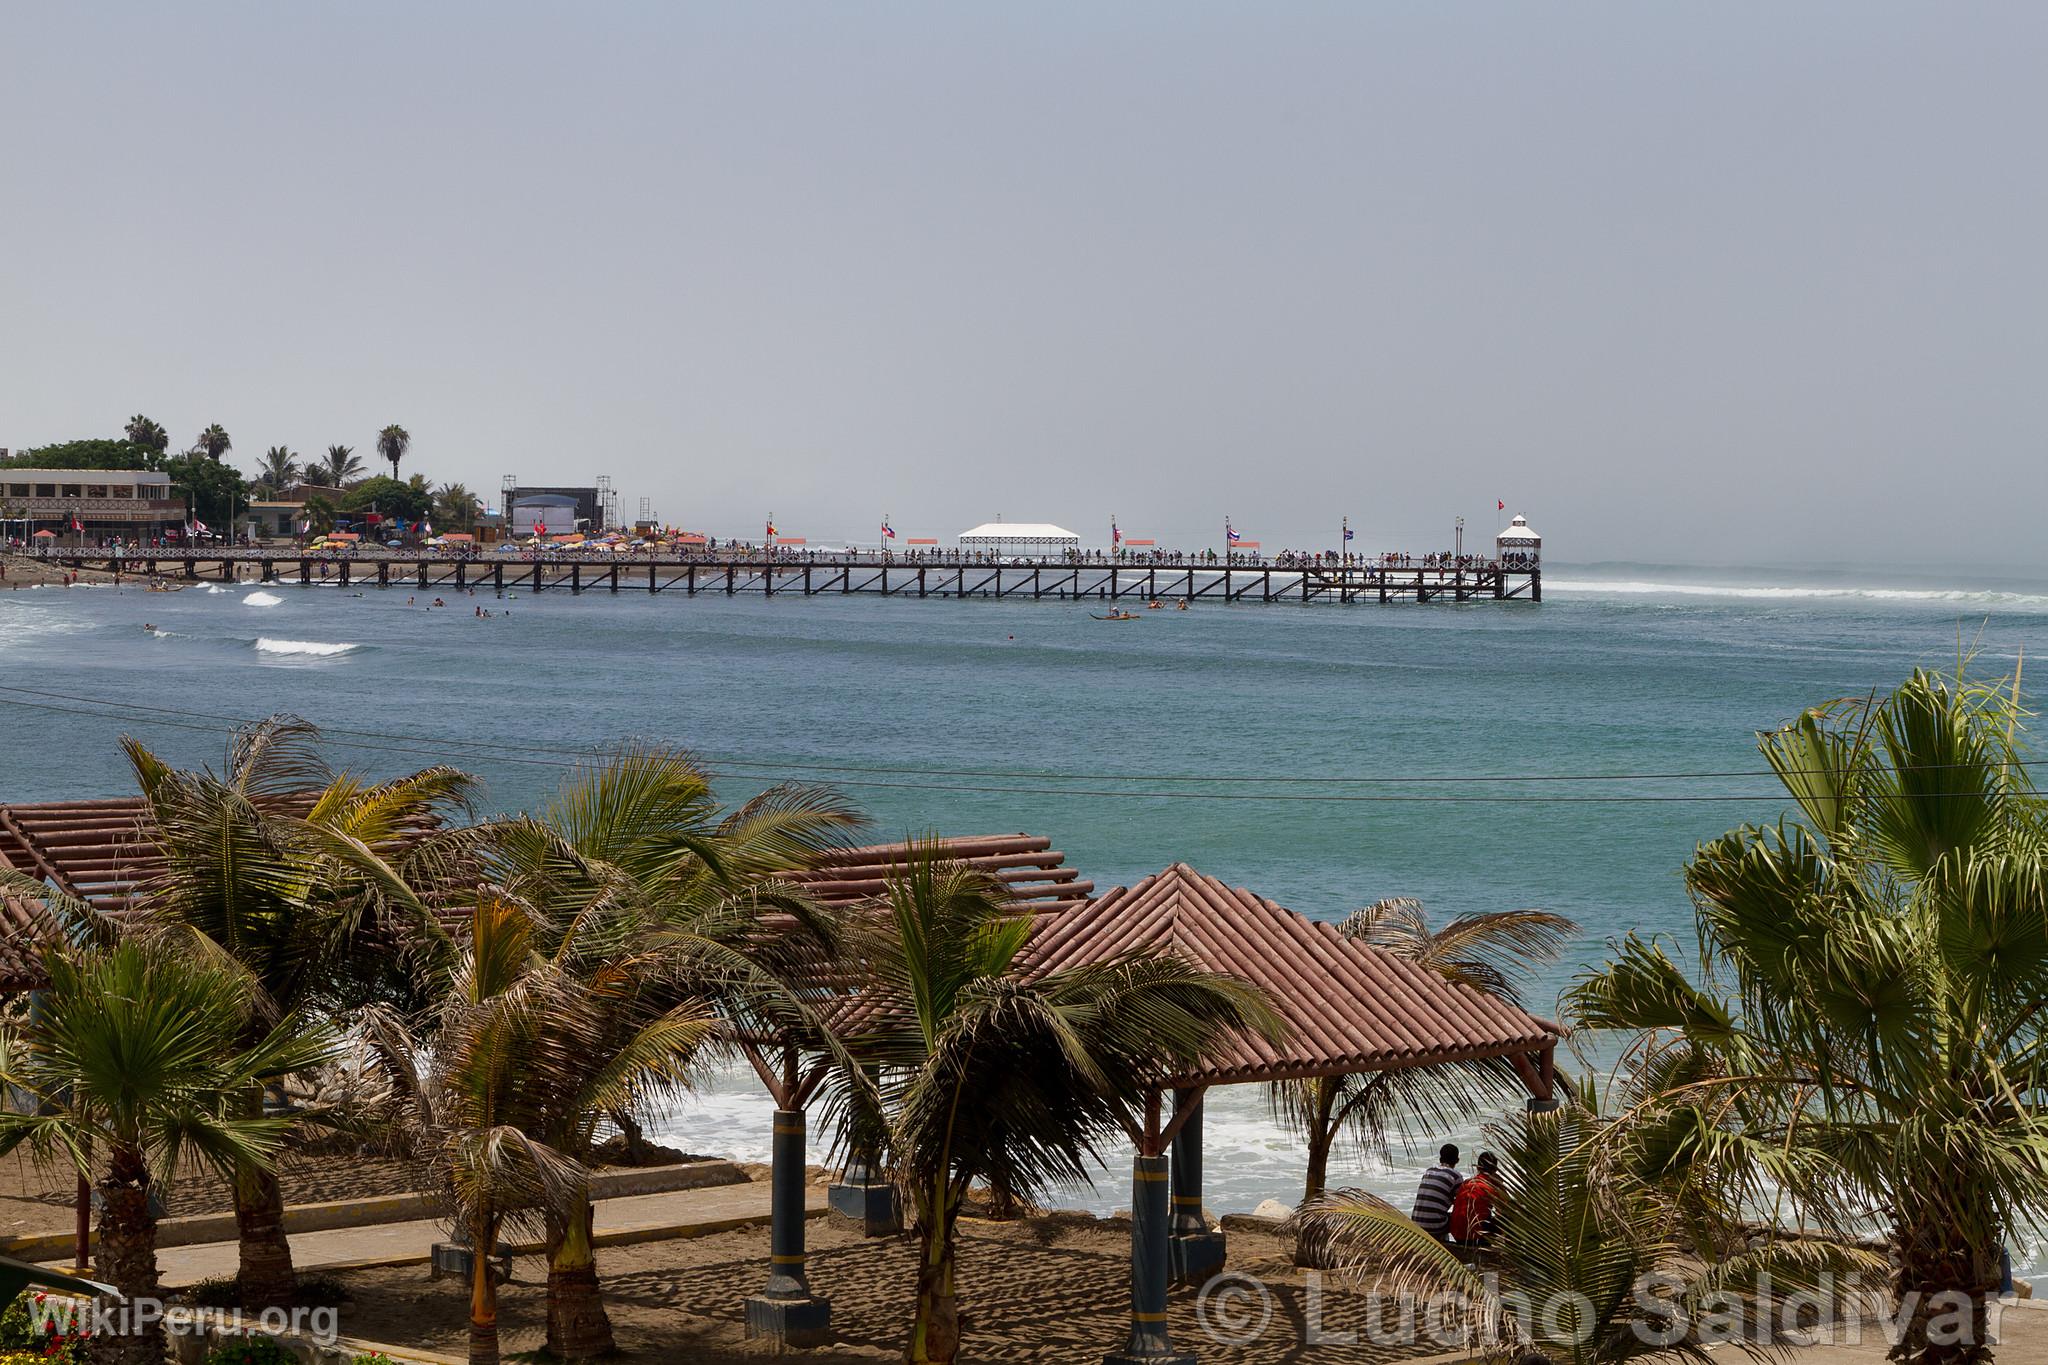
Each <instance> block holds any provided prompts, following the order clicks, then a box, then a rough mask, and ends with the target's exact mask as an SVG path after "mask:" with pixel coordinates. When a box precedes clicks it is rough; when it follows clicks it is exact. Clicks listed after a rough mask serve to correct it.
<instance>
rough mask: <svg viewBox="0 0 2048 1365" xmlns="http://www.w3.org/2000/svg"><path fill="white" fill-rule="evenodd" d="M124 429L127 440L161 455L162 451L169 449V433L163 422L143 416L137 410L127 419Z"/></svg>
mask: <svg viewBox="0 0 2048 1365" xmlns="http://www.w3.org/2000/svg"><path fill="white" fill-rule="evenodd" d="M125 430H126V431H127V433H128V439H129V440H131V441H133V442H134V443H135V444H136V445H139V446H141V447H143V448H144V449H146V450H152V451H155V452H156V453H157V454H159V455H161V454H163V453H164V451H166V450H168V449H170V445H171V434H170V433H169V432H167V431H165V430H164V428H163V424H162V423H161V422H157V421H155V420H153V419H151V418H148V417H144V416H143V415H142V414H141V413H139V412H138V413H137V414H135V416H133V417H130V418H129V419H128V425H127V427H126V428H125Z"/></svg>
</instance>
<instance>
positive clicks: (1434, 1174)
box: [1408, 1142, 1464, 1242]
mask: <svg viewBox="0 0 2048 1365" xmlns="http://www.w3.org/2000/svg"><path fill="white" fill-rule="evenodd" d="M1436 1159H1437V1164H1436V1165H1434V1166H1432V1167H1430V1168H1429V1169H1428V1170H1426V1171H1424V1172H1423V1173H1422V1184H1421V1185H1420V1186H1419V1187H1417V1189H1416V1191H1415V1210H1414V1212H1412V1213H1410V1214H1409V1215H1408V1216H1409V1217H1410V1218H1413V1219H1414V1220H1415V1225H1416V1226H1417V1227H1419V1228H1421V1229H1422V1230H1423V1231H1424V1232H1427V1233H1428V1234H1430V1235H1431V1236H1432V1237H1434V1238H1436V1239H1437V1240H1438V1241H1439V1242H1441V1241H1443V1240H1444V1239H1445V1238H1447V1237H1449V1236H1450V1235H1451V1201H1452V1200H1453V1199H1455V1198H1457V1196H1458V1186H1460V1185H1462V1184H1463V1183H1464V1177H1462V1176H1460V1175H1459V1174H1458V1148H1457V1146H1456V1145H1455V1144H1453V1143H1449V1142H1446V1143H1445V1144H1444V1145H1443V1149H1442V1150H1441V1151H1439V1152H1438V1153H1437V1154H1436Z"/></svg>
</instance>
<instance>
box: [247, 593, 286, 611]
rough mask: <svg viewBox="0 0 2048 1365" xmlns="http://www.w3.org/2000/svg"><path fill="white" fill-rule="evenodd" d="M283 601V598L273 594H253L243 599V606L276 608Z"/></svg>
mask: <svg viewBox="0 0 2048 1365" xmlns="http://www.w3.org/2000/svg"><path fill="white" fill-rule="evenodd" d="M283 601H284V599H283V598H282V597H279V596H278V595H277V594H276V593H273V592H252V593H250V594H249V595H248V596H247V597H245V598H243V599H242V605H243V606H245V607H274V606H277V605H278V604H280V603H281V602H283Z"/></svg>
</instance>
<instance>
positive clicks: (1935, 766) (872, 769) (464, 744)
mask: <svg viewBox="0 0 2048 1365" xmlns="http://www.w3.org/2000/svg"><path fill="white" fill-rule="evenodd" d="M6 693H15V694H19V695H20V696H26V697H41V698H48V699H52V700H56V701H65V702H73V703H76V704H79V705H84V706H100V707H107V708H111V709H114V710H116V711H136V712H150V713H154V714H158V715H165V716H178V717H185V718H190V719H196V720H206V721H212V722H216V723H219V724H224V725H229V726H242V725H247V724H250V723H251V719H250V718H249V717H246V716H232V715H223V714H221V713H219V712H213V711H193V710H187V709H182V708H178V707H171V706H150V705H148V704H146V703H142V702H130V701H116V700H112V699H109V698H103V697H87V696H82V695H79V694H77V693H71V692H53V691H48V690H43V689H38V688H31V687H19V686H14V685H10V684H0V694H6ZM0 700H13V698H11V697H6V696H4V695H0ZM21 704H26V703H21ZM319 728H320V733H321V735H322V736H323V737H327V736H336V735H353V736H356V737H359V738H362V739H369V740H378V741H383V742H386V743H389V744H403V745H407V746H416V745H428V746H433V747H440V748H444V749H447V750H449V751H451V752H459V753H462V754H463V755H464V756H466V757H475V756H476V755H475V753H474V751H475V750H478V749H496V750H503V751H506V757H505V758H504V760H503V761H506V762H546V763H549V764H562V763H564V762H569V761H568V760H562V759H548V760H542V759H534V758H532V757H531V755H532V752H533V746H532V745H530V744H507V743H503V742H501V741H496V740H487V739H474V740H472V739H463V740H448V739H442V738H438V737H436V736H432V735H420V734H407V733H403V732H399V731H389V730H362V729H354V728H350V727H346V726H328V725H321V726H320V727H319ZM336 742H337V743H338V742H339V741H336ZM351 747H357V748H373V747H376V746H373V745H353V746H351ZM588 752H589V756H590V757H592V758H596V757H601V756H602V754H603V752H604V751H603V750H602V749H595V748H594V749H591V750H590V751H588ZM692 752H694V753H697V755H698V756H699V757H701V758H703V759H705V760H707V761H709V762H712V763H717V764H720V765H722V766H724V767H727V768H740V769H762V770H765V771H768V772H775V773H783V772H789V771H791V770H793V769H794V770H800V771H803V772H823V773H852V774H868V773H872V774H878V775H881V776H908V777H921V778H930V777H989V778H998V779H1002V780H1006V781H1025V782H1041V781H1042V782H1201V783H1228V784H1236V785H1251V786H1257V785H1270V784H1286V785H1289V786H1303V785H1313V786H1390V785H1394V784H1401V785H1426V786H1437V785H1457V786H1474V785H1481V784H1492V783H1517V784H1526V783H1541V784H1548V783H1554V782H1574V783H1579V782H1691V781H1718V780H1726V779H1729V778H1739V777H1777V776H1779V775H1780V774H1779V773H1778V772H1777V771H1776V770H1774V769H1770V768H1729V769H1722V770H1702V771H1692V772H1638V773H1489V774H1444V773H1414V774H1404V775H1397V776H1389V775H1385V774H1378V775H1368V776H1355V777H1338V776H1327V775H1326V776H1298V775H1294V774H1287V773H1265V774H1260V773H1230V774H1220V775H1219V774H1211V773H1102V772H1047V771H1032V770H1029V769H1021V768H932V767H906V766H896V765H889V764H860V763H823V762H818V761H816V760H812V759H775V760H762V759H747V758H740V757H736V756H733V755H729V754H721V753H718V752H715V751H711V750H701V751H699V750H693V751H692ZM571 766H573V763H571ZM1970 766H1973V765H1971V764H1966V763H1930V764H1913V765H1909V766H1908V767H1906V768H1904V769H1896V768H1887V771H1906V772H1933V771H1943V770H1948V769H1956V768H1966V767H1970ZM728 775H729V776H742V775H743V774H739V773H732V774H728ZM1785 775H1786V776H1818V775H1822V774H1820V773H1817V772H1815V771H1813V770H1807V769H1791V770H1788V771H1787V773H1786V774H1785ZM904 785H907V784H904ZM1542 799H1546V800H1547V799H1550V798H1542Z"/></svg>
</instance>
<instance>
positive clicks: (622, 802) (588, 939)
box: [494, 747, 859, 1358]
mask: <svg viewBox="0 0 2048 1365" xmlns="http://www.w3.org/2000/svg"><path fill="white" fill-rule="evenodd" d="M858 824H859V816H858V815H857V814H856V813H855V812H854V811H853V810H852V808H850V807H848V806H846V805H845V804H843V803H842V802H841V801H840V800H839V799H838V798H837V797H836V796H834V795H833V794H832V793H830V792H826V791H821V790H818V789H815V788H808V787H802V786H784V787H777V788H773V789H771V790H770V791H767V792H764V793H762V794H761V795H760V796H758V797H756V798H754V799H753V800H751V801H749V802H747V803H745V804H744V805H742V806H741V807H740V808H739V809H738V810H736V811H731V812H728V811H726V810H725V809H723V808H722V807H721V806H720V805H719V803H718V802H717V800H716V798H715V797H714V795H713V793H712V790H711V784H710V780H709V778H708V777H707V775H706V774H705V772H704V770H703V768H702V767H701V766H699V765H698V763H697V762H696V761H695V760H694V759H693V758H692V757H691V756H690V755H689V754H687V753H684V752H682V751H680V750H676V749H669V748H662V747H652V748H629V749H625V750H622V751H620V752H618V753H615V754H611V755H607V756H605V757H603V758H601V759H599V760H597V761H595V762H593V763H591V764H589V765H587V766H585V767H583V768H580V769H578V770H577V771H576V772H574V773H572V774H571V775H570V777H569V778H568V779H567V780H565V781H564V783H563V784H562V786H561V788H560V789H559V790H558V791H557V792H556V794H555V796H554V797H553V799H552V800H551V801H550V802H549V803H548V805H547V806H546V807H545V808H544V809H543V810H542V812H541V814H540V816H539V818H537V819H534V820H530V821H525V822H519V823H516V824H514V825H512V826H510V827H508V828H506V829H505V830H503V831H502V832H501V834H500V835H499V837H498V843H497V847H498V849H499V850H500V854H499V864H498V866H496V867H495V868H494V872H495V873H496V876H497V878H498V880H499V881H500V882H501V883H502V884H503V885H504V886H505V887H506V888H507V889H508V892H509V893H511V894H513V895H516V896H518V897H520V898H521V901H522V903H524V904H528V905H531V906H532V907H534V928H533V931H532V932H533V934H534V936H535V938H536V940H537V941H539V942H540V943H542V944H543V945H544V946H545V948H546V950H547V951H548V952H549V953H550V954H551V955H552V956H553V957H555V958H557V959H559V960H560V961H561V962H563V963H564V964H565V965H567V966H569V967H573V968H576V969H577V970H578V971H579V972H580V973H581V974H582V975H583V977H584V978H585V980H586V983H587V984H586V986H585V989H586V991H589V992H592V993H593V994H594V995H595V994H615V993H617V992H619V991H621V990H624V989H625V988H626V983H625V982H624V981H620V980H616V979H615V980H614V981H613V982H612V983H611V984H609V985H604V984H601V983H600V980H599V978H600V977H601V976H603V975H604V974H606V973H612V974H614V975H616V973H617V972H618V970H619V968H618V963H619V962H620V961H622V960H630V961H632V962H633V963H634V964H635V965H636V967H637V968H639V969H641V970H642V971H643V972H650V971H652V972H655V975H654V976H653V977H651V978H643V979H640V980H638V981H637V982H634V983H633V985H632V990H633V992H634V1000H635V1002H636V1004H637V1007H638V1008H639V1009H640V1011H641V1014H640V1015H636V1014H635V1013H633V1012H632V1011H631V1010H629V1009H626V1008H625V1007H624V1006H623V1005H622V1006H621V1007H620V1008H619V1012H618V1017H617V1019H616V1021H615V1025H616V1028H617V1029H618V1030H623V1032H614V1033H612V1034H607V1035H605V1039H608V1040H609V1041H604V1040H600V1041H596V1042H592V1043H590V1044H589V1045H588V1046H587V1048H586V1052H587V1054H588V1056H590V1057H592V1058H596V1057H601V1056H610V1055H613V1053H612V1049H613V1048H617V1047H623V1046H625V1043H626V1041H628V1040H630V1039H631V1038H632V1037H633V1024H634V1021H635V1020H636V1019H637V1018H640V1017H642V1016H643V1015H647V1014H650V1013H651V1014H659V1013H660V1012H662V1011H672V1010H682V1011H687V1012H692V1013H694V1012H699V1011H710V1012H711V1014H712V1016H714V1017H715V1018H716V1019H718V1020H720V1021H722V1022H723V1023H724V1024H725V1025H726V1026H727V1027H728V1028H733V1029H739V1030H742V1031H748V1032H758V1031H760V1029H761V1028H762V1027H763V1026H766V1025H770V1024H772V1023H774V1022H776V1021H788V1020H790V1019H792V1018H794V1017H797V1016H800V1015H802V1013H803V1004H802V997H803V996H804V994H805V988H804V987H803V986H801V985H799V984H797V982H798V980H799V979H800V978H802V977H805V976H806V975H808V976H810V977H811V978H813V979H815V977H816V973H814V972H813V973H806V972H805V970H804V969H805V967H806V966H808V965H809V964H813V963H815V962H816V961H817V960H819V958H820V957H822V956H823V955H824V954H825V953H827V952H828V951H829V949H830V943H831V933H830V929H829V925H828V924H827V923H826V922H825V919H824V917H823V916H822V915H821V914H820V913H819V911H818V908H817V907H816V906H815V905H814V904H813V903H812V902H811V901H810V899H809V897H808V896H807V895H805V893H804V892H803V891H802V890H801V889H800V888H799V887H797V886H796V885H794V884H793V883H791V882H789V881H787V880H785V879H784V876H783V874H785V873H789V872H793V871H796V870H799V869H802V868H806V867H809V866H811V864H812V863H813V861H814V860H815V858H816V856H817V854H818V853H819V852H820V851H821V850H822V849H825V848H827V847H830V846H832V845H835V844H837V843H839V842H841V841H842V840H843V838H844V836H845V834H846V832H847V831H848V830H850V829H853V828H855V827H856V826H857V825H858ZM768 915H776V916H779V917H780V918H779V919H778V921H777V922H776V927H775V928H773V929H772V930H771V931H769V932H764V931H763V930H764V917H765V916H768ZM579 964H580V965H579ZM657 968H658V971H656V969H657ZM635 1054H642V1055H644V1049H643V1048H642V1047H641V1045H638V1044H635V1045H634V1046H633V1047H631V1048H628V1049H627V1051H626V1053H625V1055H627V1056H632V1055H635ZM621 1074H622V1075H623V1076H624V1077H625V1079H627V1080H633V1077H632V1076H631V1074H630V1073H621ZM642 1079H645V1078H644V1077H643V1078H642ZM635 1084H636V1085H637V1084H638V1082H635ZM632 1093H633V1094H636V1095H639V1096H640V1097H641V1098H643V1099H657V1098H658V1097H659V1096H660V1095H661V1094H662V1093H664V1092H663V1091H662V1090H661V1088H660V1087H659V1086H655V1087H651V1088H646V1089H636V1090H633V1092H632ZM578 1094H579V1092H576V1091H573V1090H572V1091H570V1092H569V1095H568V1097H567V1098H565V1099H562V1100H559V1101H558V1102H556V1103H555V1104H554V1106H553V1110H552V1112H554V1113H555V1114H556V1115H558V1116H559V1117H558V1119H557V1120H555V1121H554V1122H552V1123H551V1125H550V1126H549V1127H548V1128H547V1130H546V1140H547V1141H548V1142H549V1143H550V1145H551V1146H552V1148H553V1149H554V1150H557V1151H560V1152H563V1153H565V1154H567V1155H570V1156H573V1157H575V1158H577V1159H579V1160H583V1159H587V1158H588V1156H589V1154H590V1149H591V1146H592V1145H593V1143H594V1141H595V1136H596V1131H597V1121H598V1120H599V1119H600V1118H603V1119H606V1120H609V1121H610V1123H611V1124H612V1125H613V1126H615V1127H617V1128H618V1129H619V1130H620V1132H621V1133H622V1134H624V1135H625V1137H626V1138H627V1141H628V1144H629V1146H636V1145H639V1143H640V1142H641V1139H640V1131H641V1129H640V1121H641V1120H643V1119H644V1118H645V1117H646V1113H645V1111H644V1108H643V1106H642V1104H640V1103H629V1102H626V1100H627V1096H626V1094H625V1093H623V1092H618V1091H617V1090H616V1087H610V1088H607V1089H606V1090H605V1091H604V1092H603V1093H602V1094H587V1095H583V1096H582V1097H581V1098H577V1095H578ZM588 1224H589V1210H588V1207H587V1198H586V1199H585V1201H584V1206H583V1208H582V1210H581V1212H580V1213H572V1214H571V1215H570V1216H567V1217H563V1218H551V1219H550V1220H549V1222H548V1227H547V1240H548V1350H549V1351H550V1352H552V1353H553V1354H555V1355H557V1356H560V1357H563V1358H583V1357H587V1356H592V1355H598V1354H603V1353H606V1352H608V1351H610V1350H611V1349H612V1336H611V1324H610V1322H609V1320H608V1319H607V1317H606V1315H605V1312H604V1306H603V1299H602V1291H601V1288H600V1285H599V1282H598V1277H597V1267H596V1260H595V1255H594V1252H593V1250H592V1248H591V1246H590V1244H589V1239H588V1237H587V1235H584V1234H583V1232H582V1231H580V1230H582V1229H587V1226H588Z"/></svg>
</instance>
